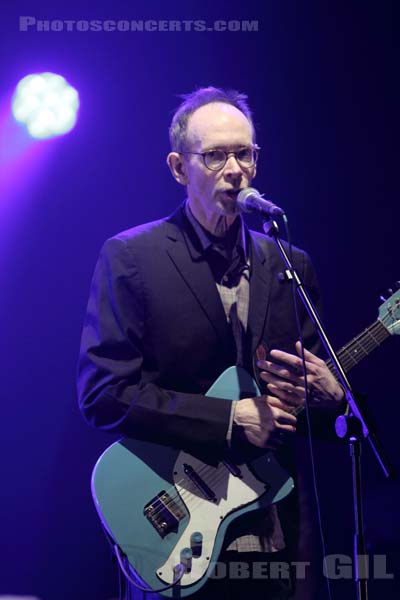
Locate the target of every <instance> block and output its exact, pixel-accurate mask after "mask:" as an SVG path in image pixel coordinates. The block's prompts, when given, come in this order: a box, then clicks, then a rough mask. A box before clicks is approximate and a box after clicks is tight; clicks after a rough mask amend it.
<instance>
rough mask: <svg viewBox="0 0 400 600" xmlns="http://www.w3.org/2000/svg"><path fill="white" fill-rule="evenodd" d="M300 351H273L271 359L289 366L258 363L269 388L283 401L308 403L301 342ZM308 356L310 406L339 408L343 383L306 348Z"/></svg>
mask: <svg viewBox="0 0 400 600" xmlns="http://www.w3.org/2000/svg"><path fill="white" fill-rule="evenodd" d="M296 351H297V354H298V355H299V356H295V355H294V354H288V353H287V352H282V351H281V350H271V353H270V356H271V358H272V359H273V360H274V359H275V360H277V361H279V362H280V363H284V365H286V366H282V365H280V364H279V365H278V364H275V363H274V362H272V361H268V360H260V361H258V362H257V366H258V367H259V368H260V369H262V371H261V373H260V377H261V379H262V380H263V381H265V382H266V383H267V384H268V390H269V391H270V392H271V394H274V396H277V397H278V398H280V400H282V401H283V402H289V403H290V402H292V403H293V402H295V401H297V402H301V401H303V402H304V374H303V364H302V361H301V358H300V356H301V344H300V342H297V343H296ZM304 357H305V363H306V369H307V385H308V390H309V394H310V396H309V397H310V405H311V406H320V407H324V408H337V407H338V406H339V404H340V402H341V401H342V400H343V397H344V392H343V388H342V386H341V385H340V384H339V383H338V382H337V380H336V379H335V377H334V376H333V375H332V373H331V372H330V370H329V369H328V367H327V365H326V364H325V362H324V361H323V360H322V359H320V358H318V357H317V356H315V355H314V354H312V352H309V351H308V350H306V349H304Z"/></svg>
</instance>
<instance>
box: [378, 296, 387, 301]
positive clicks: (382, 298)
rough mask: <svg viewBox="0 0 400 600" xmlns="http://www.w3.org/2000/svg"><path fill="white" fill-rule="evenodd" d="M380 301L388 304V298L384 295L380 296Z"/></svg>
mask: <svg viewBox="0 0 400 600" xmlns="http://www.w3.org/2000/svg"><path fill="white" fill-rule="evenodd" d="M379 300H380V301H381V302H386V298H385V296H384V295H383V294H382V296H379Z"/></svg>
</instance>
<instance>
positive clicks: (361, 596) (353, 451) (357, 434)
mask: <svg viewBox="0 0 400 600" xmlns="http://www.w3.org/2000/svg"><path fill="white" fill-rule="evenodd" d="M263 229H264V231H265V233H266V234H267V235H269V236H270V237H271V238H272V239H273V240H274V242H275V244H276V246H277V248H278V250H279V252H280V254H281V256H282V259H283V262H284V263H285V265H286V268H287V270H288V272H289V274H290V278H291V279H293V280H294V284H295V286H296V291H297V293H298V295H299V296H300V299H301V301H302V302H303V304H304V306H305V308H306V310H307V312H308V315H309V317H310V319H311V321H312V322H313V324H314V326H315V328H316V330H317V333H318V335H319V337H320V339H321V342H322V343H323V345H324V347H325V350H326V351H327V353H328V356H329V358H330V359H331V361H332V364H333V365H334V367H335V370H336V373H337V376H338V380H339V382H340V383H341V384H342V386H343V389H344V392H345V397H346V401H347V403H348V405H349V408H350V410H349V414H348V415H341V416H339V417H338V418H337V419H336V425H335V429H336V434H337V435H338V437H346V438H347V439H348V441H349V445H350V455H351V462H352V475H353V508H354V524H355V533H354V581H355V584H356V591H357V600H367V598H368V585H367V584H368V580H367V577H368V555H367V553H366V544H365V532H364V523H363V507H362V490H361V441H362V438H363V437H364V438H366V439H367V440H368V442H369V444H370V446H371V448H372V450H373V452H374V454H375V456H376V458H377V460H378V463H379V464H380V466H381V468H382V470H383V472H384V474H385V476H386V477H387V478H390V477H393V476H394V474H395V473H394V469H393V467H392V465H391V463H390V461H389V459H388V458H387V456H386V454H385V452H384V450H383V447H382V444H381V442H380V441H379V439H378V438H377V436H376V433H375V432H374V431H373V428H372V425H371V422H370V419H369V418H368V417H367V416H366V414H365V412H364V410H363V409H362V407H361V406H359V404H357V401H356V399H355V397H354V395H353V392H352V390H351V386H350V383H349V380H348V379H347V376H346V373H345V371H344V369H343V367H342V365H341V364H340V361H339V359H338V357H337V355H336V353H335V351H334V349H333V347H332V345H331V343H330V341H329V339H328V337H327V335H326V333H325V330H324V328H323V326H322V323H321V320H320V318H319V316H318V313H317V311H316V308H315V306H314V305H313V303H312V301H311V298H310V297H309V295H308V293H307V291H306V290H305V289H304V287H303V284H302V282H301V280H300V277H299V276H298V274H297V272H296V271H295V269H294V267H293V265H292V263H291V260H290V259H289V257H288V255H287V253H286V250H285V248H284V246H283V244H282V242H281V240H280V238H279V229H278V225H277V223H276V221H274V220H273V219H269V220H268V219H267V218H265V219H264V225H263Z"/></svg>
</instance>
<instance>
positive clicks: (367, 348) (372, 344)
mask: <svg viewBox="0 0 400 600" xmlns="http://www.w3.org/2000/svg"><path fill="white" fill-rule="evenodd" d="M384 321H391V322H393V317H392V315H390V314H387V315H385V316H384V317H383V318H382V319H379V320H377V321H375V322H374V323H373V324H372V325H371V326H370V327H367V328H366V329H365V330H364V331H362V332H361V333H360V334H359V335H358V336H356V337H355V338H354V339H353V340H352V341H351V342H350V343H349V344H348V345H347V346H345V347H343V348H342V349H341V350H339V351H338V355H339V356H341V357H343V358H342V362H343V368H344V369H345V370H346V371H347V370H349V369H350V368H351V367H352V366H355V365H356V364H358V362H360V360H361V359H362V358H364V357H365V356H367V355H368V354H369V353H370V352H371V351H372V350H374V349H375V348H377V347H378V346H379V345H380V344H381V343H382V342H383V341H384V340H385V339H386V338H387V337H388V336H389V335H390V332H389V331H388V330H387V328H386V327H385V323H384ZM382 325H383V326H382ZM375 329H376V330H377V331H374V333H375V334H376V333H378V334H380V335H379V338H380V339H378V336H376V335H373V334H372V330H375ZM363 338H365V339H366V341H365V343H364V345H363V344H362V343H361V340H362V339H363ZM369 338H370V339H369ZM356 346H358V348H360V349H361V350H362V352H363V353H364V357H360V356H359V355H357V357H355V356H354V354H351V352H352V351H353V352H354V349H355V347H356ZM330 362H331V361H327V366H328V368H333V365H329V364H328V363H330ZM303 410H304V406H299V407H296V408H295V409H294V410H293V411H292V414H293V415H295V416H297V415H298V414H300V413H301V412H302V411H303ZM266 453H267V452H266ZM222 465H223V463H220V464H219V465H218V467H212V466H210V465H204V466H202V467H201V468H200V469H199V470H198V471H196V474H197V475H199V476H202V477H203V479H204V475H205V473H206V471H208V470H210V471H211V473H212V474H213V475H215V476H217V475H218V474H219V473H221V472H223V474H226V471H225V469H227V467H226V466H225V465H224V466H223V468H221V469H220V466H222ZM227 470H228V471H229V469H227ZM222 479H223V476H222V477H212V479H210V480H209V481H208V482H205V483H206V485H207V486H208V487H210V486H212V485H215V483H219V480H220V481H222ZM185 481H186V483H187V484H189V486H190V487H192V488H193V489H194V490H196V491H197V490H198V489H199V488H198V486H197V485H196V483H195V482H194V481H193V480H192V479H191V478H190V477H183V478H182V479H180V480H179V481H177V482H175V484H174V485H173V486H171V487H170V488H169V489H168V490H166V492H165V493H166V494H168V495H169V497H170V499H169V500H168V501H167V502H163V503H162V506H161V507H160V508H159V509H158V510H157V511H155V512H154V513H153V514H154V515H155V516H157V515H158V514H159V513H160V512H162V510H163V508H164V507H168V505H170V504H172V503H173V502H174V501H176V499H179V498H184V497H186V496H189V495H194V494H193V492H191V491H190V490H189V489H188V487H189V486H186V488H185V489H184V490H182V492H181V493H179V492H177V490H176V486H177V485H179V486H181V487H183V485H184V484H185ZM171 490H173V491H174V492H176V493H175V495H171V494H170V493H169V492H170V491H171ZM199 501H201V502H203V501H204V499H200V498H199ZM193 508H195V505H194V504H193V505H192V509H193Z"/></svg>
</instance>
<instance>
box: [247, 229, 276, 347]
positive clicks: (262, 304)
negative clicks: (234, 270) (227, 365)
mask: <svg viewBox="0 0 400 600" xmlns="http://www.w3.org/2000/svg"><path fill="white" fill-rule="evenodd" d="M250 239H251V278H250V302H249V316H248V325H247V326H248V333H249V335H250V336H251V351H252V356H254V353H255V350H256V347H257V345H258V343H259V342H260V340H261V337H262V333H263V330H264V323H265V319H266V315H267V311H268V307H269V301H270V296H271V286H272V284H273V281H272V274H271V269H270V260H269V258H270V257H269V246H268V245H267V246H266V252H263V250H262V248H261V246H260V244H259V242H258V241H257V238H256V236H255V235H254V234H252V233H251V234H250Z"/></svg>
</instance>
